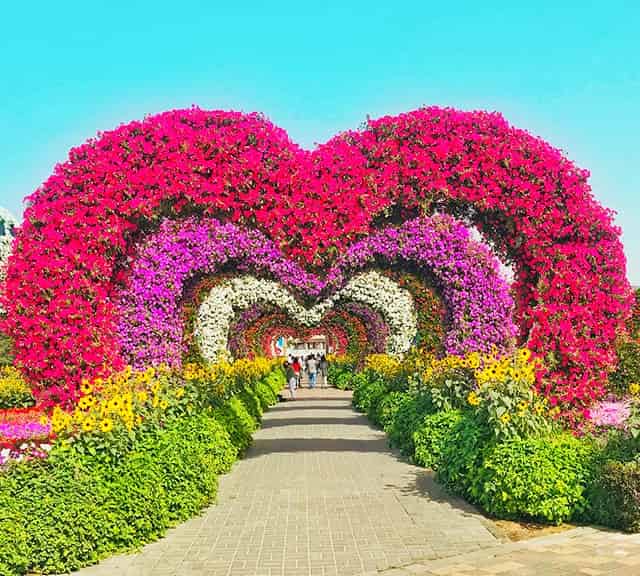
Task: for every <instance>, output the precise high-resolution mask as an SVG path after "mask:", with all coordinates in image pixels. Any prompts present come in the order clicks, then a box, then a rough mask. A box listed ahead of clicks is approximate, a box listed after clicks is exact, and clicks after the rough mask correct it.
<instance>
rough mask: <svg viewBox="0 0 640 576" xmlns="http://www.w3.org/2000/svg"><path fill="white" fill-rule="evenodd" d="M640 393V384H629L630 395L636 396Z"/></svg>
mask: <svg viewBox="0 0 640 576" xmlns="http://www.w3.org/2000/svg"><path fill="white" fill-rule="evenodd" d="M639 392H640V384H638V383H637V382H632V383H631V384H629V394H633V395H634V396H635V395H636V394H638V393H639Z"/></svg>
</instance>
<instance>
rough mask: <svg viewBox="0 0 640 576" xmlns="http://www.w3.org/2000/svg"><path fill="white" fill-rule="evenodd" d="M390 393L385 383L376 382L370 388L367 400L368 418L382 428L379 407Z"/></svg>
mask: <svg viewBox="0 0 640 576" xmlns="http://www.w3.org/2000/svg"><path fill="white" fill-rule="evenodd" d="M388 393H389V390H388V388H387V386H386V384H385V383H384V382H381V381H374V382H372V383H371V385H370V386H369V387H368V394H367V398H366V403H367V404H368V406H367V418H369V420H371V422H373V423H374V424H375V425H376V426H381V425H382V424H381V422H380V413H379V406H380V404H381V403H382V401H383V400H384V398H385V397H386V396H387V394H388Z"/></svg>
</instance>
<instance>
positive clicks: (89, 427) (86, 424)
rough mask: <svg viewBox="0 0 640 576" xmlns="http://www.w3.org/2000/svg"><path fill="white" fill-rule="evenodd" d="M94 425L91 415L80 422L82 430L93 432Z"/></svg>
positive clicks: (94, 421)
mask: <svg viewBox="0 0 640 576" xmlns="http://www.w3.org/2000/svg"><path fill="white" fill-rule="evenodd" d="M95 427H96V420H95V418H94V417H93V416H89V417H88V418H86V419H85V420H84V421H83V422H82V431H83V432H93V430H94V428H95Z"/></svg>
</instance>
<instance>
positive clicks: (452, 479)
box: [436, 413, 490, 496]
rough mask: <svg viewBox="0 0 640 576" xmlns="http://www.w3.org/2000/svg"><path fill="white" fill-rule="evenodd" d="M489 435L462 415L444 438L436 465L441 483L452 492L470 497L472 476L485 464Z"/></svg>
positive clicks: (472, 419) (468, 415) (470, 416)
mask: <svg viewBox="0 0 640 576" xmlns="http://www.w3.org/2000/svg"><path fill="white" fill-rule="evenodd" d="M489 442H490V432H489V430H487V428H486V427H484V426H482V425H481V424H480V423H479V422H478V421H477V420H476V419H475V418H473V416H472V415H471V414H469V413H463V415H462V417H461V418H460V420H459V421H458V423H457V424H455V425H454V426H453V427H452V428H451V430H450V432H449V434H447V435H446V436H444V437H443V439H442V443H441V445H440V457H439V458H438V461H437V463H436V469H437V471H438V480H439V481H440V482H441V483H442V484H444V485H445V486H446V487H447V488H448V489H449V490H451V491H452V492H454V493H455V494H460V495H461V496H467V495H468V492H469V488H470V486H471V477H472V475H473V474H474V473H475V471H476V470H477V469H478V467H479V466H480V465H481V463H482V455H483V451H484V450H485V449H487V447H488V446H489Z"/></svg>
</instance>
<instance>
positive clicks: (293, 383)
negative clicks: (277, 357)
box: [284, 362, 298, 400]
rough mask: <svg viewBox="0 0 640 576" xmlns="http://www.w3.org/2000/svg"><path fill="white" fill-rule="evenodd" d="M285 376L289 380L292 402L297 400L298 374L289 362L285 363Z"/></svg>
mask: <svg viewBox="0 0 640 576" xmlns="http://www.w3.org/2000/svg"><path fill="white" fill-rule="evenodd" d="M284 375H285V378H286V379H287V385H288V386H289V394H291V400H295V399H296V388H297V387H298V379H297V378H296V373H295V372H294V371H293V366H292V365H291V364H289V362H285V363H284Z"/></svg>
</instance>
